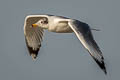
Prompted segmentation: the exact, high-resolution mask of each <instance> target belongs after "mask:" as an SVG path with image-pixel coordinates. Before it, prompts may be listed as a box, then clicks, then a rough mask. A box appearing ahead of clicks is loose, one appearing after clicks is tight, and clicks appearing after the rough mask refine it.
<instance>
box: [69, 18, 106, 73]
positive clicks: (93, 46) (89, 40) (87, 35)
mask: <svg viewBox="0 0 120 80" xmlns="http://www.w3.org/2000/svg"><path fill="white" fill-rule="evenodd" d="M68 24H69V26H70V27H71V29H72V30H73V31H74V33H75V34H76V36H77V37H78V39H79V40H80V41H81V43H82V45H83V46H84V47H85V48H86V49H87V51H88V52H89V53H90V55H91V56H92V58H93V59H94V60H95V61H96V63H97V64H98V65H99V67H100V68H101V69H102V70H103V71H104V72H105V74H107V72H106V67H105V64H104V58H103V55H102V52H101V50H100V49H99V47H98V45H97V43H96V42H95V40H94V38H93V36H92V33H91V30H90V27H89V25H88V24H86V23H83V22H80V21H78V20H73V21H69V22H68Z"/></svg>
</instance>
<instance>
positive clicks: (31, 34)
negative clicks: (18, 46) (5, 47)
mask: <svg viewBox="0 0 120 80" xmlns="http://www.w3.org/2000/svg"><path fill="white" fill-rule="evenodd" d="M38 20H40V18H38V17H29V18H27V19H26V20H25V25H24V34H25V40H26V45H27V47H28V50H29V53H30V55H31V56H32V58H33V60H35V59H36V57H37V55H38V51H39V49H40V46H41V42H42V36H43V32H44V31H43V29H42V28H40V27H32V24H33V23H36V22H37V21H38Z"/></svg>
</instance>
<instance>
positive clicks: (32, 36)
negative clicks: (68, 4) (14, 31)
mask: <svg viewBox="0 0 120 80" xmlns="http://www.w3.org/2000/svg"><path fill="white" fill-rule="evenodd" d="M44 30H48V31H51V32H56V33H72V32H74V33H75V34H76V36H77V38H78V39H79V40H80V42H81V43H82V45H83V46H84V48H85V49H86V50H87V51H88V52H89V53H90V55H91V56H92V58H93V59H94V60H95V62H96V63H97V64H98V66H99V67H100V68H101V69H102V70H103V71H104V73H105V74H107V71H106V67H105V63H104V57H103V55H102V52H101V50H100V48H99V47H98V45H97V43H96V42H95V40H94V38H93V35H92V32H91V30H97V29H92V28H90V26H89V25H88V24H86V23H84V22H81V21H79V20H76V19H70V18H66V17H62V16H55V15H28V16H26V18H25V23H24V35H25V40H26V45H27V47H28V51H29V53H30V55H31V56H32V58H33V60H35V59H36V57H37V55H38V52H39V49H40V47H41V42H42V40H43V39H42V38H43V33H44Z"/></svg>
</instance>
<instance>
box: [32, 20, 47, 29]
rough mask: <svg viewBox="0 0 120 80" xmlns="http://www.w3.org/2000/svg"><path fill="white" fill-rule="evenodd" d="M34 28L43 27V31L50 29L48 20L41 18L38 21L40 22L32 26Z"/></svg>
mask: <svg viewBox="0 0 120 80" xmlns="http://www.w3.org/2000/svg"><path fill="white" fill-rule="evenodd" d="M32 27H41V28H43V29H47V28H48V19H47V18H41V19H40V20H38V22H36V23H34V24H32Z"/></svg>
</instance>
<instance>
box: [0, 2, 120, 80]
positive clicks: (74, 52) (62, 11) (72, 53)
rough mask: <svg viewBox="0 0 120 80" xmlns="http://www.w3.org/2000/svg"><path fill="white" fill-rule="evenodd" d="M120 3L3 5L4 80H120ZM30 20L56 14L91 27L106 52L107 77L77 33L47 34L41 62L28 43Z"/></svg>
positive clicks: (0, 62)
mask: <svg viewBox="0 0 120 80" xmlns="http://www.w3.org/2000/svg"><path fill="white" fill-rule="evenodd" d="M119 8H120V0H0V79H1V80H80V79H81V80H119V79H120V75H119V74H120V69H119V68H120V62H119V61H120V58H119V57H120V52H119V50H120V43H119V41H120V37H119V35H120V31H119V30H120V27H119V25H120V9H119ZM29 14H52V15H59V16H65V17H68V18H72V19H77V20H80V21H82V22H86V23H87V24H89V25H90V27H91V28H96V29H100V30H101V31H92V33H93V36H94V38H95V40H96V42H97V43H98V45H99V47H100V49H101V51H102V52H103V55H104V58H105V63H106V68H107V72H108V74H107V75H105V74H104V73H103V71H102V70H101V69H100V68H99V67H98V65H97V64H96V63H95V61H94V60H93V59H92V57H91V56H90V55H89V53H88V52H87V51H86V49H84V47H83V46H82V45H81V43H80V41H79V40H78V39H77V37H76V36H75V34H73V33H63V34H58V33H53V32H48V31H47V30H46V31H45V33H44V40H43V42H42V47H41V48H40V51H39V55H38V58H37V60H36V61H33V60H32V58H31V57H30V55H29V53H28V50H27V47H26V44H25V38H24V31H23V26H24V19H25V17H26V16H27V15H29Z"/></svg>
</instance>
